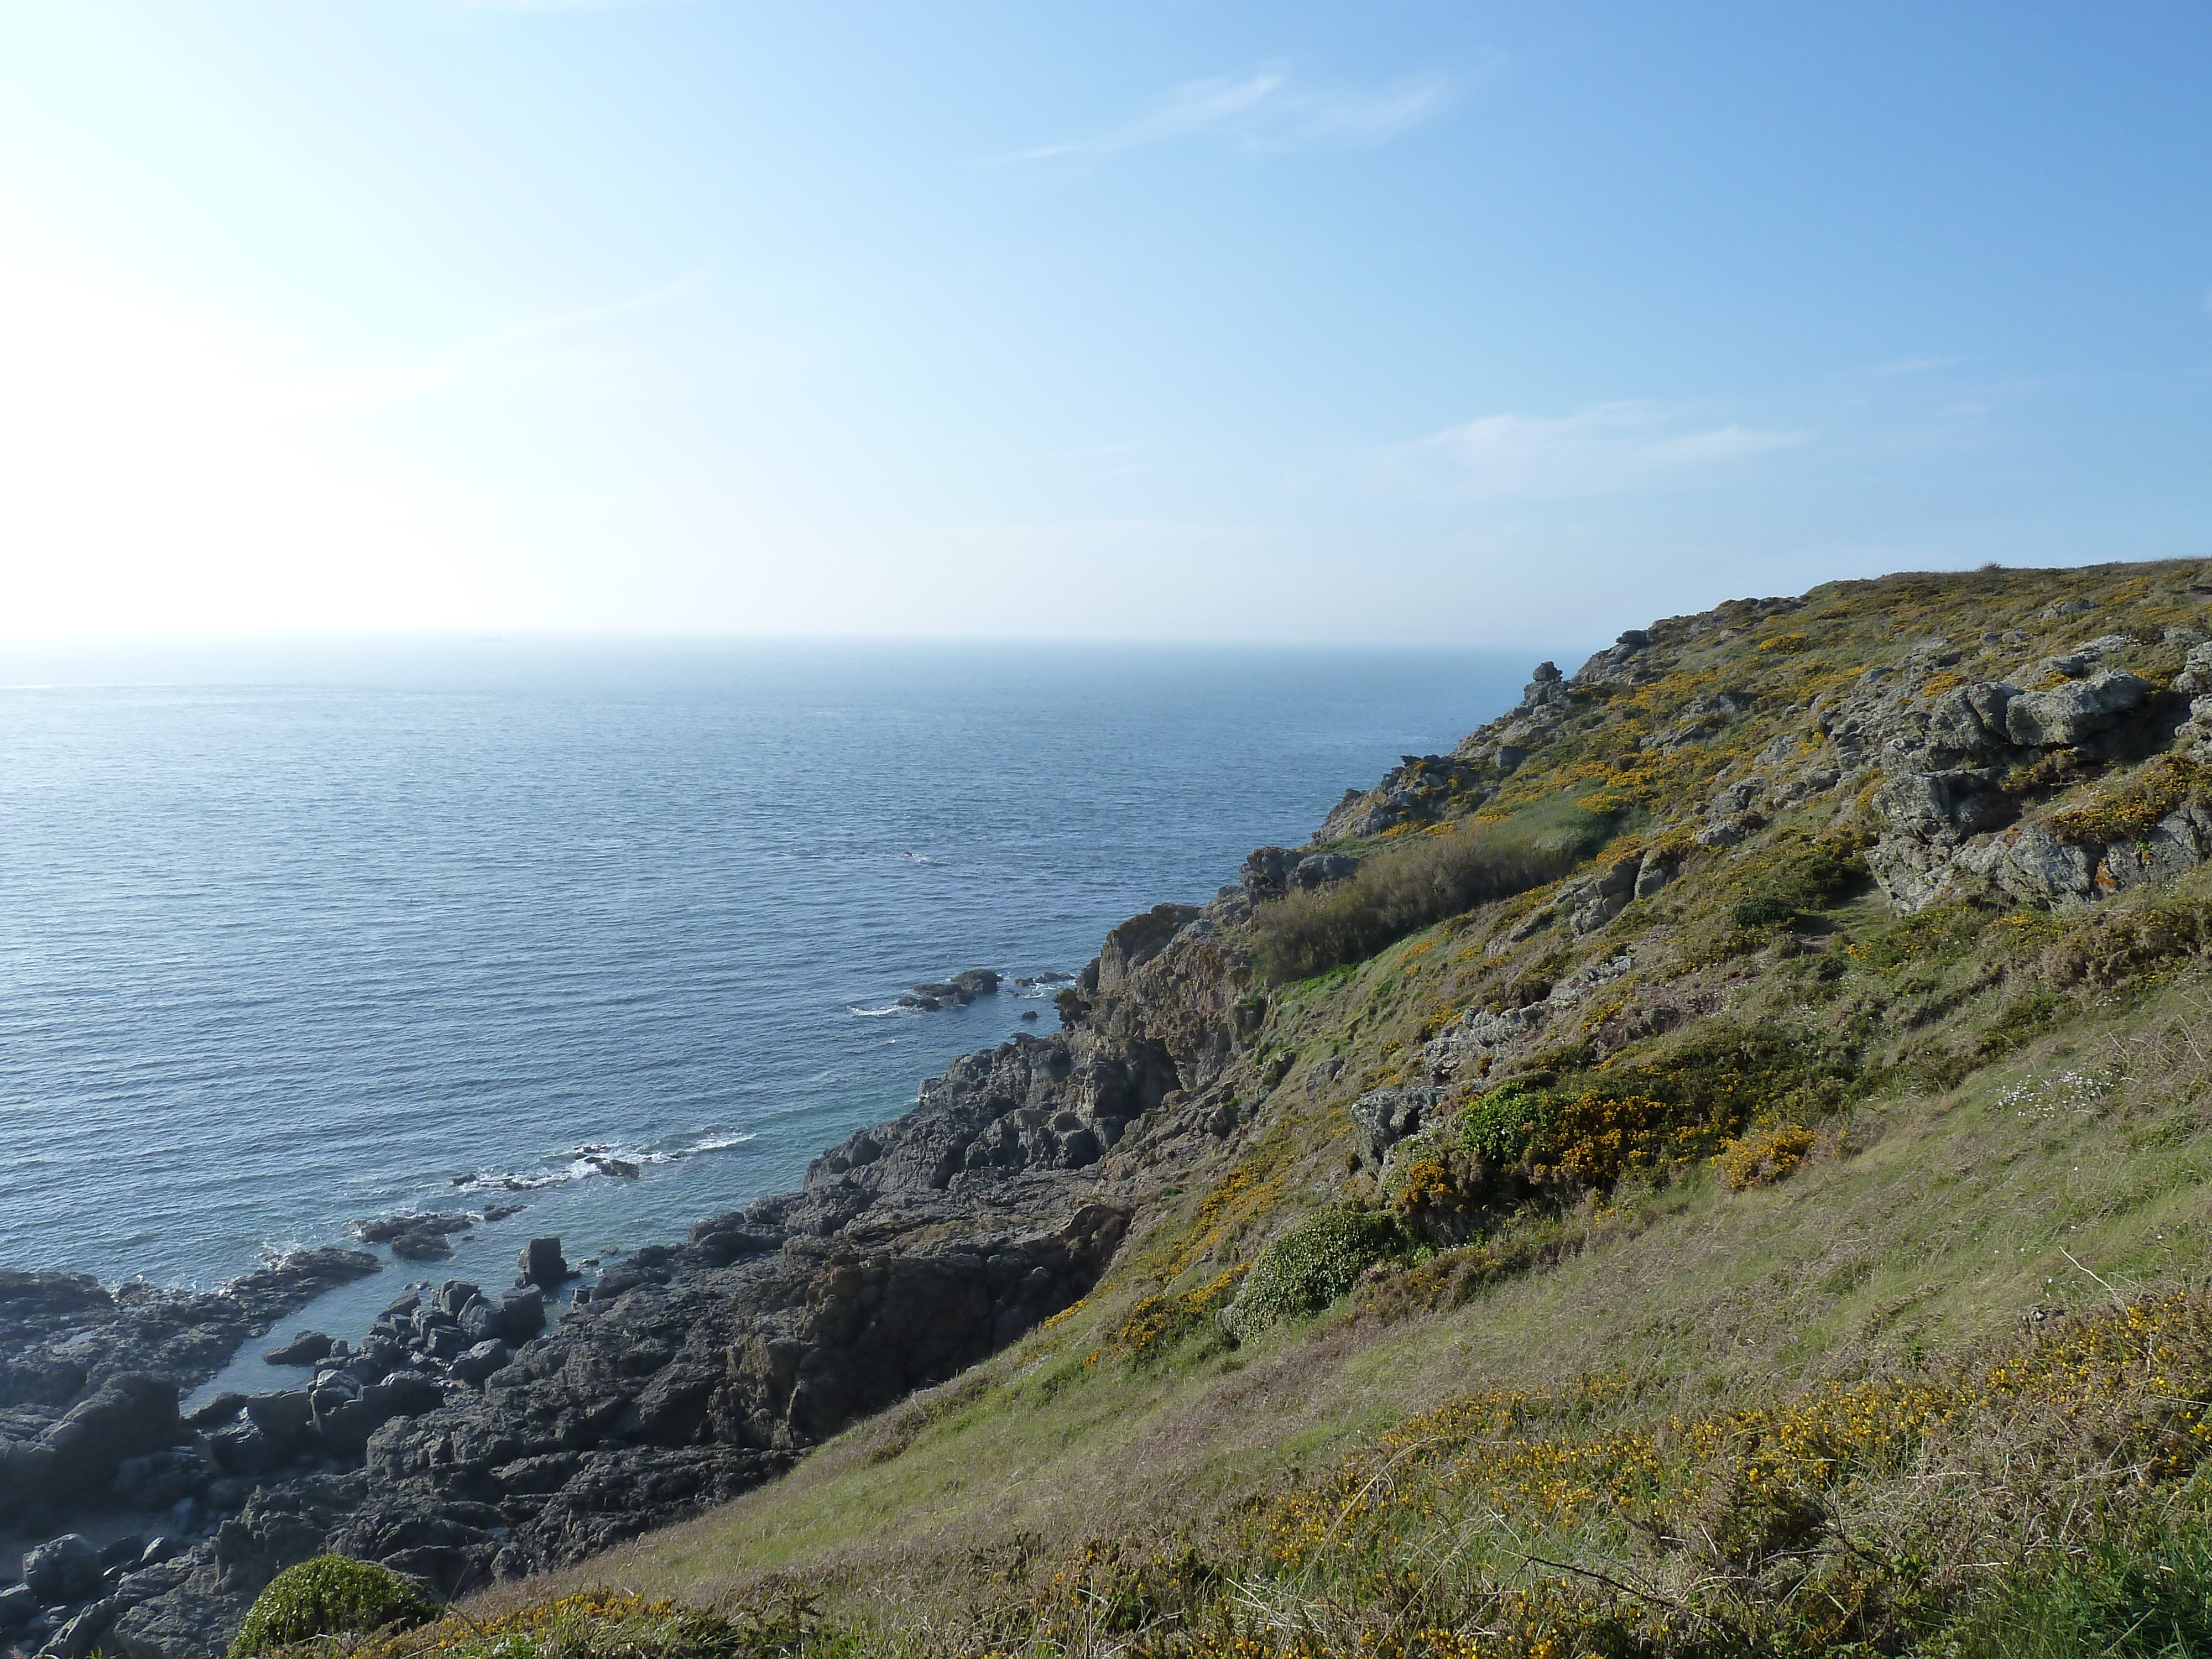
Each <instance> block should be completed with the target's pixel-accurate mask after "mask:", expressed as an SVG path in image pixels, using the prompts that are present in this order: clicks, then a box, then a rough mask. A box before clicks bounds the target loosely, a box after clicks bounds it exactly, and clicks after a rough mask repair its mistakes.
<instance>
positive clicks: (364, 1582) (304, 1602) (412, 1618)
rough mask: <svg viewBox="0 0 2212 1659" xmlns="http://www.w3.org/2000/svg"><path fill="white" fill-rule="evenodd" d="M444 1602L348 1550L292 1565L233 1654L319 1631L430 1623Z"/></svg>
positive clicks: (259, 1601)
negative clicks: (357, 1558) (353, 1556)
mask: <svg viewBox="0 0 2212 1659" xmlns="http://www.w3.org/2000/svg"><path fill="white" fill-rule="evenodd" d="M438 1612H439V1608H438V1605H437V1603H435V1601H431V1600H429V1598H428V1597H427V1596H425V1595H423V1594H422V1592H421V1591H420V1590H418V1589H416V1588H415V1587H414V1586H413V1585H412V1584H410V1583H408V1582H407V1581H406V1580H405V1579H404V1578H402V1577H400V1576H399V1575H398V1573H396V1572H392V1571H390V1570H388V1569H386V1568H384V1567H380V1566H377V1565H374V1563H371V1562H368V1561H355V1560H351V1559H349V1558H347V1557H345V1556H343V1555H319V1556H317V1557H316V1558H315V1559H313V1560H312V1561H302V1562H301V1563H300V1564H299V1565H297V1566H291V1567H287V1568H285V1569H284V1571H282V1572H280V1573H278V1574H277V1575H276V1577H274V1578H272V1579H270V1581H269V1585H268V1588H267V1589H264V1590H263V1591H262V1592H261V1594H260V1595H258V1596H256V1597H255V1598H254V1601H253V1605H252V1607H250V1608H248V1609H247V1610H246V1622H245V1624H244V1625H242V1626H240V1628H239V1632H238V1639H237V1640H236V1641H235V1642H234V1643H232V1644H231V1647H230V1652H231V1659H250V1656H252V1655H255V1654H260V1653H265V1652H267V1651H269V1650H270V1649H272V1648H281V1647H285V1646H289V1645H290V1644H294V1643H297V1642H305V1641H307V1640H309V1639H311V1638H314V1637H318V1636H341V1635H355V1634H364V1633H366V1632H370V1631H378V1630H383V1629H385V1628H386V1627H387V1626H401V1627H403V1628H404V1627H412V1626H416V1625H422V1624H427V1623H428V1622H429V1621H430V1620H433V1619H435V1618H436V1617H437V1616H438Z"/></svg>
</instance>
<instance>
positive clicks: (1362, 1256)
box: [1229, 1208, 1408, 1336]
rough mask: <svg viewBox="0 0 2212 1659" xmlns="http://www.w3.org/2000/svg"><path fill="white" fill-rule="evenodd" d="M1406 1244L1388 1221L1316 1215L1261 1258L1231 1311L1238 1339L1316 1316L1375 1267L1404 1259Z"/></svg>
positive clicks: (1341, 1212)
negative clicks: (1284, 1322)
mask: <svg viewBox="0 0 2212 1659" xmlns="http://www.w3.org/2000/svg"><path fill="white" fill-rule="evenodd" d="M1407 1244H1408V1240H1407V1237H1406V1234H1405V1231H1404V1230H1403V1229H1401V1227H1400V1226H1399V1225H1398V1223H1397V1221H1396V1219H1395V1218H1393V1217H1391V1216H1388V1215H1380V1214H1374V1213H1370V1212H1365V1211H1361V1210H1345V1209H1334V1208H1332V1209H1327V1210H1321V1211H1317V1212H1315V1213H1314V1214H1312V1215H1310V1216H1308V1217H1307V1218H1305V1219H1304V1221H1301V1222H1299V1223H1298V1225H1297V1226H1295V1227H1292V1228H1291V1230H1290V1231H1288V1232H1286V1233H1285V1234H1284V1235H1283V1236H1282V1237H1280V1238H1278V1239H1277V1240H1275V1242H1274V1243H1272V1244H1270V1245H1268V1246H1267V1249H1264V1250H1262V1251H1261V1252H1260V1255H1259V1258H1258V1260H1256V1261H1254V1262H1253V1264H1252V1271H1251V1273H1249V1275H1247V1276H1246V1278H1245V1280H1244V1289H1243V1292H1242V1294H1240V1295H1239V1296H1238V1297H1237V1300H1236V1302H1235V1303H1234V1304H1232V1305H1231V1308H1230V1310H1229V1317H1230V1322H1231V1325H1232V1326H1233V1327H1234V1328H1235V1329H1236V1331H1237V1334H1239V1335H1240V1336H1241V1335H1246V1334H1250V1333H1252V1332H1255V1331H1260V1330H1264V1329H1266V1328H1267V1327H1268V1326H1270V1325H1273V1324H1275V1323H1278V1322H1280V1321H1282V1320H1285V1319H1295V1318H1297V1316H1299V1315H1301V1314H1310V1313H1316V1312H1318V1311H1319V1310H1322V1309H1323V1308H1326V1307H1327V1306H1328V1304H1330V1303H1332V1302H1334V1301H1335V1300H1336V1298H1337V1297H1340V1296H1342V1295H1343V1294H1344V1293H1345V1292H1346V1291H1348V1290H1350V1289H1351V1288H1352V1286H1353V1285H1356V1284H1358V1282H1359V1276H1360V1274H1362V1273H1365V1272H1366V1271H1367V1269H1368V1268H1370V1267H1373V1266H1374V1265H1375V1264H1376V1262H1378V1261H1384V1260H1386V1259H1388V1258H1389V1257H1391V1256H1395V1255H1402V1254H1404V1253H1405V1251H1406V1249H1407Z"/></svg>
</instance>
